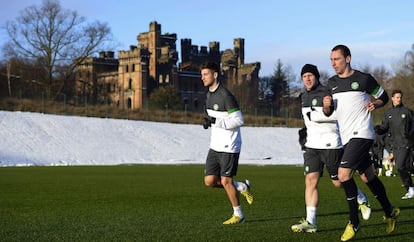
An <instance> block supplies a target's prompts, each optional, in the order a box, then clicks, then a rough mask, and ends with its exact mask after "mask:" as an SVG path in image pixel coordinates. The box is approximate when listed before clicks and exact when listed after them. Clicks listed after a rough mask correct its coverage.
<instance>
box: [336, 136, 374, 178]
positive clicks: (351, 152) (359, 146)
mask: <svg viewBox="0 0 414 242" xmlns="http://www.w3.org/2000/svg"><path fill="white" fill-rule="evenodd" d="M373 142H374V141H373V140H371V139H361V138H352V139H351V140H349V142H348V144H346V145H345V146H344V155H343V156H342V160H341V163H340V164H339V166H340V167H343V168H351V169H352V170H357V171H358V172H359V173H360V174H362V173H363V172H365V170H366V169H367V168H368V167H369V166H371V165H372V161H371V158H370V155H369V149H370V148H371V146H372V144H373Z"/></svg>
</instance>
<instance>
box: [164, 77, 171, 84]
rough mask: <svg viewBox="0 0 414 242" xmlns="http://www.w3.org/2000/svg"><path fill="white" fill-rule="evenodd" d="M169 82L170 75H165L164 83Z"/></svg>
mask: <svg viewBox="0 0 414 242" xmlns="http://www.w3.org/2000/svg"><path fill="white" fill-rule="evenodd" d="M169 82H170V75H166V76H165V83H169Z"/></svg>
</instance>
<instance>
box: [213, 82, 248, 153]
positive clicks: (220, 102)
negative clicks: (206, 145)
mask: <svg viewBox="0 0 414 242" xmlns="http://www.w3.org/2000/svg"><path fill="white" fill-rule="evenodd" d="M205 108H206V112H207V114H208V115H209V116H210V117H214V118H216V121H215V123H213V124H211V140H210V148H211V149H213V150H215V151H217V152H227V153H240V150H241V144H242V139H241V133H240V127H241V126H242V125H243V124H244V120H243V115H242V112H241V111H240V108H239V105H238V103H237V101H236V98H235V97H234V96H233V94H232V93H231V92H230V91H229V90H227V88H225V87H224V86H223V85H221V84H219V85H218V87H217V88H216V89H215V90H214V91H209V92H208V93H207V99H206V107H205Z"/></svg>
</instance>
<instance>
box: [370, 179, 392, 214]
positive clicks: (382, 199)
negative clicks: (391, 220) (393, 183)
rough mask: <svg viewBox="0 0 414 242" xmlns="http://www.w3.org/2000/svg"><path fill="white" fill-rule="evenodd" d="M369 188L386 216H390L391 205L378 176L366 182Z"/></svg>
mask: <svg viewBox="0 0 414 242" xmlns="http://www.w3.org/2000/svg"><path fill="white" fill-rule="evenodd" d="M367 185H368V187H369V189H370V190H371V192H372V193H373V194H374V196H375V198H376V199H377V200H378V201H379V203H380V204H381V206H382V209H383V210H384V213H385V215H386V216H390V215H391V213H392V205H391V203H390V200H388V197H387V192H386V191H385V187H384V184H382V182H381V181H380V179H378V177H376V176H375V177H374V179H372V180H371V181H368V183H367Z"/></svg>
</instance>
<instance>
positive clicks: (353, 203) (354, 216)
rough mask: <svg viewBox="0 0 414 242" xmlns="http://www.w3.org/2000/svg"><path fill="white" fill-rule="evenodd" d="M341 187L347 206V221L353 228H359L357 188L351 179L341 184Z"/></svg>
mask: <svg viewBox="0 0 414 242" xmlns="http://www.w3.org/2000/svg"><path fill="white" fill-rule="evenodd" d="M342 186H343V188H344V190H345V196H346V201H347V202H348V206H349V221H351V224H352V225H354V227H356V228H357V227H358V226H359V218H358V202H357V197H358V188H357V185H356V184H355V181H354V179H353V178H351V179H350V180H348V181H345V182H342Z"/></svg>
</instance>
